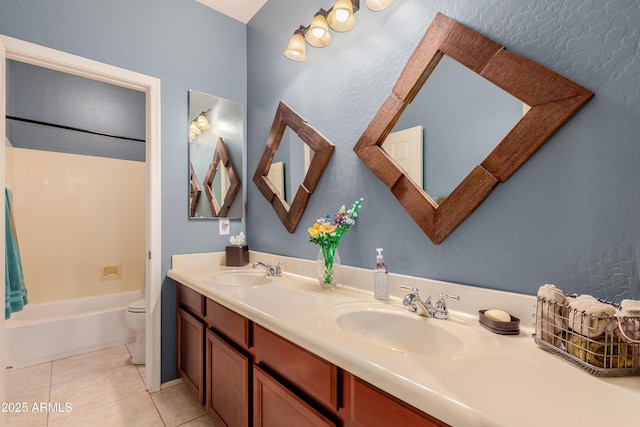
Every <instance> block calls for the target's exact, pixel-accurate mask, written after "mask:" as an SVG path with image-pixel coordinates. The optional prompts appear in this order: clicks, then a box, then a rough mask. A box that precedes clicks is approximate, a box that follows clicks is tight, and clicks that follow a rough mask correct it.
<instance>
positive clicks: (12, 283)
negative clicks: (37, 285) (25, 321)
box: [4, 188, 28, 319]
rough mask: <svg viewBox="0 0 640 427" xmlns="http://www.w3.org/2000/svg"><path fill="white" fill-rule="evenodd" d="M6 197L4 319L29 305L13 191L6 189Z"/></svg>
mask: <svg viewBox="0 0 640 427" xmlns="http://www.w3.org/2000/svg"><path fill="white" fill-rule="evenodd" d="M4 195H5V204H4V206H5V208H4V211H5V247H6V251H5V270H4V271H5V273H4V276H5V282H4V288H5V289H4V291H5V297H4V307H5V309H4V318H5V319H8V318H9V317H11V313H15V312H16V311H20V310H22V308H23V307H24V306H25V305H26V304H27V302H28V301H27V288H25V286H24V274H23V273H22V262H21V260H20V249H19V248H18V237H17V235H16V228H15V224H14V222H13V213H12V212H13V211H12V210H11V196H12V195H11V191H9V189H8V188H5V189H4Z"/></svg>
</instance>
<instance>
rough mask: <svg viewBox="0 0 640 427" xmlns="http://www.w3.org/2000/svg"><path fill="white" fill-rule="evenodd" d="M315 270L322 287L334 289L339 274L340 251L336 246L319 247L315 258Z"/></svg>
mask: <svg viewBox="0 0 640 427" xmlns="http://www.w3.org/2000/svg"><path fill="white" fill-rule="evenodd" d="M316 271H317V273H318V282H319V283H320V286H321V287H322V288H326V289H335V287H336V284H337V283H338V276H339V274H340V253H339V252H338V248H337V247H326V246H321V247H320V251H319V252H318V258H316Z"/></svg>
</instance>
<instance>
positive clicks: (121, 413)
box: [5, 344, 215, 427]
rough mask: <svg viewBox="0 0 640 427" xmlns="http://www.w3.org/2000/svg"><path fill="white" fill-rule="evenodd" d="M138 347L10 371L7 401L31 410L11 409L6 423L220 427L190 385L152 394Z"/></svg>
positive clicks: (27, 425)
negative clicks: (134, 354)
mask: <svg viewBox="0 0 640 427" xmlns="http://www.w3.org/2000/svg"><path fill="white" fill-rule="evenodd" d="M132 348H133V344H131V345H127V346H124V345H122V346H117V347H112V348H108V349H106V350H100V351H96V352H93V353H87V354H82V355H79V356H73V357H69V358H66V359H60V360H55V361H53V362H47V363H43V364H40V365H35V366H30V367H27V368H22V369H16V370H10V371H7V372H6V383H7V384H6V393H5V395H6V401H7V402H13V403H17V402H20V403H26V407H27V408H28V410H27V412H24V413H5V425H6V426H16V427H48V426H51V427H58V426H64V427H67V426H83V427H84V426H92V427H100V426H109V427H135V426H140V427H156V426H158V427H177V426H185V427H187V426H188V427H205V426H213V427H215V425H214V423H213V421H211V419H210V418H209V417H208V416H207V415H206V414H205V411H204V409H203V408H202V407H201V406H200V405H199V404H198V403H197V401H196V400H195V398H194V397H193V395H192V394H191V393H190V392H189V390H187V388H186V387H185V385H184V384H182V383H179V384H177V385H174V386H171V387H167V388H165V389H163V390H161V391H159V392H157V393H149V392H147V390H146V387H145V385H144V378H145V370H144V368H145V367H144V366H143V365H138V366H136V365H132V364H131V362H130V360H131V350H132ZM47 403H48V405H47ZM34 404H35V405H36V406H35V410H34ZM42 404H44V406H41V405H42ZM38 409H41V410H38Z"/></svg>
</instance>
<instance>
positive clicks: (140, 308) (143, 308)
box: [127, 299, 147, 313]
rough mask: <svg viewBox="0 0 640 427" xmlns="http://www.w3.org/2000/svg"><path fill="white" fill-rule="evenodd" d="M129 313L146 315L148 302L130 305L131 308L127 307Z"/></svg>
mask: <svg viewBox="0 0 640 427" xmlns="http://www.w3.org/2000/svg"><path fill="white" fill-rule="evenodd" d="M127 311H128V312H129V313H146V312H147V302H146V301H145V300H143V299H141V300H138V301H134V302H132V303H131V304H129V307H127Z"/></svg>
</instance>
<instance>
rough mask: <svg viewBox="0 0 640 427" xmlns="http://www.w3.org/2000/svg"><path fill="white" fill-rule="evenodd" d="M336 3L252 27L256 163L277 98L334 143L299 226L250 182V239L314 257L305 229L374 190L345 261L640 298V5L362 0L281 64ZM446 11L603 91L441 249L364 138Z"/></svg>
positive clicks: (276, 0) (279, 10)
mask: <svg viewBox="0 0 640 427" xmlns="http://www.w3.org/2000/svg"><path fill="white" fill-rule="evenodd" d="M331 3H332V2H331V1H330V0H326V1H324V2H321V3H320V4H318V5H317V6H312V5H309V4H307V3H305V2H293V1H289V0H270V1H269V2H268V3H267V4H266V6H265V7H263V8H262V9H261V10H260V12H259V13H258V15H257V16H256V17H254V19H253V20H251V21H250V22H249V25H248V58H249V62H248V65H249V67H248V70H249V72H248V93H249V94H250V97H249V110H248V117H249V156H248V169H249V171H252V170H255V167H256V165H257V164H258V161H259V158H260V154H261V153H262V151H263V149H264V145H265V143H266V140H267V136H268V132H269V128H270V126H271V122H272V120H273V116H274V114H275V111H276V108H277V104H278V102H279V101H280V100H283V101H285V102H286V103H287V104H289V105H290V106H291V107H292V108H293V109H294V110H296V111H297V112H298V113H299V114H300V115H302V116H303V117H304V118H305V119H306V120H307V121H308V123H309V124H310V125H311V126H313V127H315V128H316V129H318V130H319V131H320V132H321V133H323V134H324V135H325V136H326V137H327V138H328V139H329V140H331V141H332V142H333V143H334V144H335V145H336V149H335V151H334V154H333V157H332V159H331V161H330V162H329V164H328V166H327V169H326V170H325V173H324V176H323V177H322V179H321V180H320V183H319V185H318V187H317V188H316V191H315V193H314V194H313V195H312V197H311V200H310V202H309V205H308V207H307V210H306V212H305V214H304V215H303V217H302V220H301V222H300V225H299V227H298V229H297V231H296V232H295V234H288V233H287V232H286V230H285V229H284V227H283V226H282V225H281V223H280V221H279V220H278V218H277V217H276V215H275V213H273V211H272V209H271V207H270V206H269V204H268V203H267V201H266V200H265V199H264V197H262V195H261V194H260V193H259V191H258V190H257V189H256V188H255V186H251V188H250V190H249V199H248V204H249V206H250V210H249V215H248V219H247V230H248V232H247V235H248V241H249V242H250V245H251V249H253V250H257V251H262V252H274V253H277V254H281V255H287V256H299V257H303V258H307V259H313V258H314V257H315V256H316V254H317V250H318V249H317V248H316V247H315V246H314V245H312V244H310V243H308V238H307V232H306V229H307V227H309V226H310V225H311V224H312V223H313V222H314V221H315V220H316V218H319V217H320V216H322V215H324V214H325V213H334V212H336V211H337V209H338V208H339V207H340V205H342V204H347V205H349V204H350V203H353V201H354V200H356V199H357V198H359V197H364V203H363V207H362V209H361V210H360V212H359V218H358V222H357V224H356V225H355V227H354V228H353V229H352V230H351V231H349V233H348V234H347V235H346V236H345V237H344V238H343V241H342V243H341V244H340V255H341V258H342V261H343V263H344V264H347V265H352V266H358V267H363V268H372V267H373V265H374V262H375V253H376V252H375V248H376V247H383V248H384V249H385V250H384V253H385V262H386V263H387V265H388V267H389V270H390V271H392V272H394V273H403V274H409V275H415V276H419V277H429V278H433V279H441V280H448V281H454V282H458V283H464V284H470V285H475V286H481V287H486V288H492V289H500V290H506V291H512V292H518V293H523V294H535V293H536V292H537V289H538V287H539V286H540V285H542V284H544V283H555V284H556V285H557V286H558V287H560V288H561V289H563V290H564V291H565V292H567V293H571V292H579V293H592V294H594V295H596V296H600V297H606V298H609V299H616V300H619V299H621V298H624V297H633V298H640V284H639V278H638V263H639V254H638V246H639V244H640V221H638V217H639V215H640V186H639V185H638V183H639V182H640V168H639V167H638V159H640V144H638V136H637V135H640V104H639V103H638V99H639V98H640V57H639V56H640V52H639V51H638V43H639V40H640V3H638V2H637V1H631V0H619V1H616V0H610V1H601V0H568V1H564V2H558V1H555V0H540V1H535V2H530V1H524V0H510V1H495V0H455V1H451V0H430V1H428V2H426V1H424V0H398V1H396V2H394V3H393V5H392V6H391V7H390V8H389V9H387V10H385V11H382V12H377V13H375V12H371V11H369V10H368V9H367V7H366V5H365V4H364V2H361V4H362V7H361V9H360V11H359V12H358V13H357V14H356V18H357V21H358V23H357V25H356V27H355V29H354V30H352V31H351V32H348V33H332V35H333V40H332V42H331V44H330V45H329V46H328V47H326V48H324V49H316V48H312V47H309V46H307V57H308V59H307V61H306V62H303V63H296V62H292V61H289V60H287V59H286V58H284V57H283V55H282V52H283V50H284V49H285V47H286V46H287V43H288V40H289V38H290V37H291V34H292V33H293V31H294V30H295V29H296V28H298V26H299V25H301V24H304V25H308V24H309V22H310V21H311V18H312V17H313V14H314V13H315V12H316V10H317V8H318V7H330V6H331ZM437 12H442V13H444V14H445V15H447V16H449V17H451V18H453V19H456V20H458V21H459V22H461V23H462V24H464V25H466V26H468V27H470V28H472V29H474V30H476V31H478V32H480V33H481V34H483V35H485V36H487V37H489V38H491V39H493V40H495V41H496V42H498V43H500V44H502V45H504V46H505V47H506V48H507V49H508V50H510V51H512V52H514V53H516V54H519V55H522V56H524V57H526V58H529V59H532V60H533V61H536V62H538V63H540V64H542V65H543V66H545V67H547V68H550V69H551V70H553V71H556V72H558V73H560V74H562V75H564V76H566V77H568V78H570V79H572V80H574V81H576V82H577V83H578V84H580V85H583V86H585V87H587V88H588V89H590V90H592V91H593V92H595V98H593V100H591V102H590V103H589V104H587V105H586V107H585V108H583V109H582V110H581V111H579V112H578V113H577V115H576V116H575V117H574V118H573V119H571V121H569V122H568V123H567V124H566V125H565V126H564V127H563V128H562V129H561V130H560V131H559V132H558V133H557V134H556V135H554V136H553V137H552V138H551V139H550V140H549V141H548V142H547V143H546V145H545V146H543V147H542V148H541V149H540V150H539V151H538V152H537V153H536V154H535V155H534V156H533V157H532V158H531V159H530V160H529V162H528V163H527V164H525V165H524V166H523V167H522V168H521V169H520V170H518V171H517V172H516V173H515V175H514V176H512V177H511V178H510V179H509V181H507V182H506V183H504V184H501V185H499V186H498V187H497V188H496V190H494V192H493V193H492V194H491V195H490V196H489V198H488V199H487V200H486V201H485V202H484V203H483V204H482V205H481V206H480V208H479V209H478V210H476V211H475V212H474V213H473V214H472V215H471V216H470V217H469V218H468V219H467V220H466V221H465V222H464V223H463V224H462V225H461V226H460V227H459V228H458V229H456V230H455V231H454V232H453V234H451V235H450V236H449V237H448V238H447V239H446V240H445V241H444V242H443V243H441V244H440V245H438V246H435V245H433V244H432V243H431V242H430V240H429V239H428V238H427V236H426V235H425V234H424V233H423V232H422V231H421V230H420V228H418V227H417V225H416V224H415V223H414V222H413V220H412V219H411V218H410V217H409V215H408V214H407V213H406V212H405V211H404V209H403V208H402V207H401V206H400V204H399V203H398V201H397V200H396V199H395V197H394V196H393V195H392V194H391V192H390V191H389V190H388V189H387V188H386V187H385V186H384V185H383V184H382V182H381V181H379V180H378V179H377V178H376V177H375V176H374V175H373V174H372V173H371V172H370V171H369V170H368V169H367V168H366V167H365V166H364V164H363V163H362V162H361V161H360V160H359V158H358V157H357V156H356V155H355V153H354V152H353V146H354V145H355V143H356V142H357V140H358V139H359V137H360V135H361V134H362V133H363V131H364V130H365V128H366V127H367V125H368V124H369V122H370V121H371V119H372V117H373V116H374V114H375V113H376V112H377V110H378V109H379V107H380V105H381V104H382V102H383V101H384V99H385V98H386V96H387V95H388V94H389V92H390V90H391V88H392V86H393V85H394V83H395V81H396V79H397V77H398V75H399V73H400V71H401V70H402V68H403V66H404V64H405V63H406V61H407V59H408V58H409V56H410V54H411V53H412V52H413V49H414V48H415V46H416V45H417V43H418V41H419V40H420V38H421V37H422V35H423V34H424V32H425V31H426V29H427V27H428V25H429V23H430V22H431V20H432V19H433V17H434V16H435V14H436V13H437ZM452 90H455V88H453V89H452ZM250 174H251V172H250Z"/></svg>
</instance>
